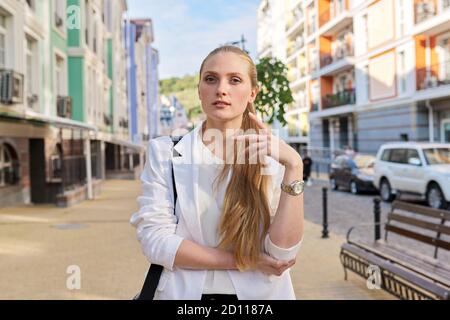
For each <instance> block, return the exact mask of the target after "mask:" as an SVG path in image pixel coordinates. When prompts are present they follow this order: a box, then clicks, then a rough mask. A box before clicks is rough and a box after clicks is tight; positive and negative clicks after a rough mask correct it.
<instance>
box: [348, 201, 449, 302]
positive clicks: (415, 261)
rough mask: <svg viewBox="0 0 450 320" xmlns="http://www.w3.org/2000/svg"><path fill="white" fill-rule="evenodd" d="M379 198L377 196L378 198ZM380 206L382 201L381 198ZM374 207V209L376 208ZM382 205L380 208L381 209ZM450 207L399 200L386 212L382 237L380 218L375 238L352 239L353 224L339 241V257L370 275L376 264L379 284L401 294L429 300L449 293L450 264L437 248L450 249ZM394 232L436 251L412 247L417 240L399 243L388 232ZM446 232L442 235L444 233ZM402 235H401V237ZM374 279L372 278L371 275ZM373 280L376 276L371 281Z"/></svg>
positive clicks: (353, 267)
mask: <svg viewBox="0 0 450 320" xmlns="http://www.w3.org/2000/svg"><path fill="white" fill-rule="evenodd" d="M377 201H378V200H377ZM378 208H379V202H378ZM375 211H376V210H375ZM378 211H379V210H378ZM447 221H449V222H450V211H445V210H438V209H432V208H429V207H424V206H419V205H415V204H410V203H405V202H400V201H395V202H393V204H392V208H391V211H390V213H389V214H388V217H387V222H386V223H385V224H384V226H385V237H384V240H383V239H381V236H380V230H381V229H380V228H381V225H382V224H381V223H380V222H379V219H378V221H377V219H376V221H375V224H373V225H375V241H374V242H373V243H364V242H361V241H352V240H351V239H350V234H351V232H352V231H353V230H354V229H355V228H358V227H359V226H355V227H352V228H350V230H349V231H348V233H347V242H346V243H344V244H343V245H342V247H341V253H340V259H341V263H342V265H343V267H344V273H345V280H347V269H348V270H351V271H353V272H355V273H356V274H358V275H360V276H362V277H363V278H365V279H368V277H369V275H373V270H376V271H377V272H378V275H377V276H378V280H379V283H378V284H379V286H380V288H381V289H384V290H386V291H388V292H389V293H391V294H393V295H394V296H396V297H398V298H400V299H410V300H424V299H426V300H428V299H433V300H434V299H443V300H449V299H450V265H449V264H447V263H444V262H442V261H441V260H439V259H438V253H439V252H440V251H442V250H445V251H446V252H447V253H448V251H449V250H450V242H448V241H447V240H445V239H443V237H447V238H448V237H449V235H450V225H448V224H447V225H446V222H447ZM391 233H395V234H396V235H397V236H401V237H402V238H408V239H413V240H414V241H413V243H415V241H419V242H422V243H425V244H427V245H430V246H431V248H432V250H433V255H432V256H427V255H425V254H423V253H419V252H417V251H416V250H414V247H413V246H410V245H400V244H398V243H395V242H398V241H395V239H392V236H391V237H390V239H389V240H390V241H389V242H388V235H389V234H391ZM443 235H444V236H443ZM397 239H399V240H400V239H401V238H397ZM371 281H372V279H371ZM371 283H372V282H371Z"/></svg>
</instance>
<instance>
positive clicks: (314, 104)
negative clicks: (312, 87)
mask: <svg viewBox="0 0 450 320" xmlns="http://www.w3.org/2000/svg"><path fill="white" fill-rule="evenodd" d="M317 111H319V102H311V112H317Z"/></svg>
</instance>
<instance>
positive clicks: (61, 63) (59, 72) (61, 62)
mask: <svg viewBox="0 0 450 320" xmlns="http://www.w3.org/2000/svg"><path fill="white" fill-rule="evenodd" d="M66 69H67V67H66V59H65V58H64V57H62V56H60V55H59V54H55V92H56V94H57V95H58V96H61V97H64V96H66V95H67V85H66V83H67V72H66V71H67V70H66Z"/></svg>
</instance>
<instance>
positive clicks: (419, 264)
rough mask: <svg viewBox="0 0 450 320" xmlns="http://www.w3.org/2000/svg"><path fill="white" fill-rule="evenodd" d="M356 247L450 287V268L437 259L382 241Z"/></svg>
mask: <svg viewBox="0 0 450 320" xmlns="http://www.w3.org/2000/svg"><path fill="white" fill-rule="evenodd" d="M355 245H356V246H358V247H361V248H363V249H364V250H367V251H369V252H372V253H374V254H376V255H378V256H380V257H383V258H384V259H389V260H391V261H394V262H395V263H397V264H399V265H402V266H403V267H405V268H408V269H410V270H415V271H416V272H419V273H421V274H422V275H423V276H425V277H428V278H430V279H432V280H434V281H437V282H440V283H442V284H444V285H446V286H449V287H450V266H449V265H446V264H443V263H441V262H439V261H438V260H436V259H433V260H435V261H433V260H432V259H430V258H429V257H427V256H423V255H420V254H417V253H415V252H413V251H410V250H407V249H404V248H400V247H395V246H393V245H391V244H388V243H385V242H382V241H379V242H376V243H375V244H374V246H369V245H365V244H362V243H357V244H355Z"/></svg>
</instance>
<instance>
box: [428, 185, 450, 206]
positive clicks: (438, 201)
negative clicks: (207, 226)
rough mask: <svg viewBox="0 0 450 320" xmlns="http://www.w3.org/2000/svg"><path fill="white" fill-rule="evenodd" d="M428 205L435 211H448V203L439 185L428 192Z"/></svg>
mask: <svg viewBox="0 0 450 320" xmlns="http://www.w3.org/2000/svg"><path fill="white" fill-rule="evenodd" d="M427 203H428V205H429V206H430V207H431V208H434V209H446V207H447V203H446V201H445V198H444V194H443V193H442V190H441V188H439V186H438V185H437V184H432V185H430V186H429V187H428V190H427Z"/></svg>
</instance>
